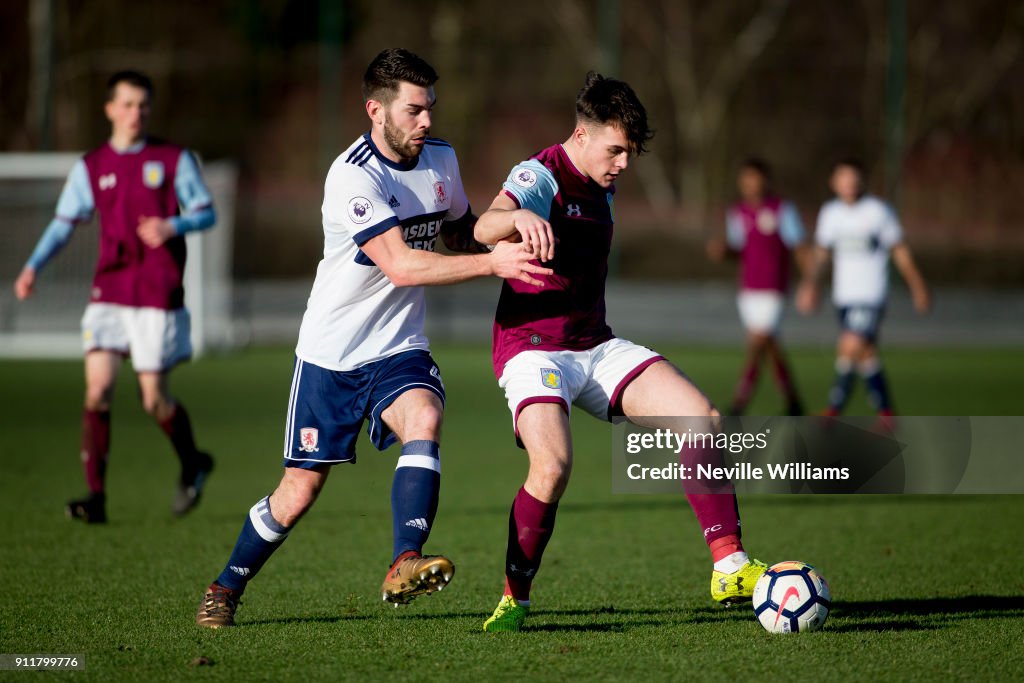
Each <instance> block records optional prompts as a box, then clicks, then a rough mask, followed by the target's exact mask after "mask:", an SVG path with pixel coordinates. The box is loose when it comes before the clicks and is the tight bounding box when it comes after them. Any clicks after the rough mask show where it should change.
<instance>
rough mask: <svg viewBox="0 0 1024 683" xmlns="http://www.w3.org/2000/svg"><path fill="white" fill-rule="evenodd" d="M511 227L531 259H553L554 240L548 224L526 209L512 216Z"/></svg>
mask: <svg viewBox="0 0 1024 683" xmlns="http://www.w3.org/2000/svg"><path fill="white" fill-rule="evenodd" d="M512 225H513V226H514V227H515V229H516V230H517V231H518V232H519V236H520V238H521V239H522V242H523V246H524V247H525V248H526V249H528V250H529V251H530V253H531V254H532V255H533V258H535V259H538V260H541V261H550V260H551V259H553V258H555V241H556V240H555V234H554V233H553V232H552V231H551V224H550V223H548V222H547V221H546V220H544V219H543V218H541V217H540V216H538V215H537V214H535V213H534V212H532V211H530V210H528V209H519V210H517V211H516V212H515V213H513V214H512Z"/></svg>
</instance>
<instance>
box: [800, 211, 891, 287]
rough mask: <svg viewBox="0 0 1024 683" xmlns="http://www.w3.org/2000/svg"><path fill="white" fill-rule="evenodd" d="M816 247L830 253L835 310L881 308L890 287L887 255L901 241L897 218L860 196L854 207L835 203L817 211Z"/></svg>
mask: <svg viewBox="0 0 1024 683" xmlns="http://www.w3.org/2000/svg"><path fill="white" fill-rule="evenodd" d="M815 241H816V242H817V244H818V245H819V246H822V247H825V248H826V249H831V250H832V262H833V267H832V270H833V274H832V301H833V303H835V305H836V306H881V305H882V304H883V303H884V302H885V297H886V294H887V293H888V287H889V252H890V250H891V249H892V248H893V247H894V246H896V245H897V244H899V243H900V242H901V241H903V229H902V228H901V227H900V224H899V221H898V220H897V219H896V215H895V213H893V211H892V209H891V208H890V207H889V205H887V204H886V203H885V202H883V201H882V200H880V199H878V198H877V197H872V196H871V195H864V196H863V197H861V198H860V199H858V200H857V201H856V202H854V203H853V204H847V203H845V202H843V201H841V200H839V199H833V200H832V201H829V202H827V203H826V204H825V205H824V206H822V207H821V212H820V213H819V214H818V227H817V230H816V231H815Z"/></svg>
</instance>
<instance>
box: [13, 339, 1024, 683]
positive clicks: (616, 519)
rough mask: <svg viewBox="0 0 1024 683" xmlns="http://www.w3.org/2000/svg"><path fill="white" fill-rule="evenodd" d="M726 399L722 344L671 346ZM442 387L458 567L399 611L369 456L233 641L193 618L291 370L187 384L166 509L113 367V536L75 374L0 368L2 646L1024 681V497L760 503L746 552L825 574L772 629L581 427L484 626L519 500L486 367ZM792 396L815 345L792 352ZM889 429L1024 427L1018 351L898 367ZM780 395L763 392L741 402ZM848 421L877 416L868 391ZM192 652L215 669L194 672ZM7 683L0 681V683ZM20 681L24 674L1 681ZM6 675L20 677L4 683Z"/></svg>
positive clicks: (584, 671) (229, 658)
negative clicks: (826, 596)
mask: <svg viewBox="0 0 1024 683" xmlns="http://www.w3.org/2000/svg"><path fill="white" fill-rule="evenodd" d="M661 350H662V351H663V352H667V355H668V356H669V357H670V358H671V359H673V360H674V361H676V362H677V363H678V364H679V365H680V366H682V367H683V368H684V369H686V370H687V371H688V373H689V374H690V375H691V377H693V378H694V379H695V380H696V381H697V382H698V383H699V384H700V385H701V386H702V387H704V388H705V390H706V391H707V392H708V393H709V395H711V396H712V398H714V399H715V400H716V401H717V402H719V403H722V404H725V403H727V399H728V396H729V392H730V390H731V387H732V383H733V381H734V379H735V373H736V372H737V370H738V367H737V366H738V363H739V354H738V352H736V351H733V350H710V349H700V348H687V349H661ZM435 355H436V357H437V359H438V361H439V363H440V365H441V367H442V370H443V372H444V376H445V381H446V384H447V386H448V391H449V404H448V413H447V416H446V425H445V438H444V444H443V449H442V451H443V459H444V463H445V465H444V472H445V474H444V484H443V487H442V500H441V509H440V513H439V515H438V519H437V521H436V524H435V531H434V533H433V535H432V536H431V541H430V544H429V545H428V550H434V551H443V552H445V553H446V554H449V555H450V556H451V557H452V558H453V559H454V560H455V562H456V564H457V566H458V572H457V575H456V577H455V580H454V581H453V583H452V586H451V588H450V589H449V590H448V591H445V592H444V593H441V594H440V595H435V596H430V597H428V598H421V599H420V600H418V601H417V602H416V603H415V604H413V605H412V606H410V607H408V608H402V609H394V608H390V607H386V606H385V605H383V604H382V603H381V602H380V594H379V592H378V590H379V586H380V581H381V579H382V578H383V575H384V572H385V570H386V565H387V561H388V559H389V555H390V547H391V544H390V534H391V526H390V513H389V509H388V495H389V494H388V492H389V487H390V478H391V472H392V469H393V467H394V460H395V457H396V453H397V451H396V450H392V451H390V452H388V453H386V454H384V455H379V454H377V453H376V452H375V451H374V450H373V449H372V448H370V447H369V446H367V445H366V444H365V442H364V443H363V444H362V445H361V448H360V462H359V464H358V465H356V466H340V467H338V468H336V469H335V471H334V473H333V475H332V479H331V481H330V483H329V484H328V486H327V489H326V490H325V492H324V494H323V495H322V497H321V499H320V501H319V502H318V503H317V505H316V507H315V508H314V509H313V511H312V512H311V513H310V515H309V516H308V517H307V518H306V519H305V520H303V522H302V523H301V525H299V527H298V528H297V530H296V531H295V533H293V534H292V535H291V536H290V537H289V539H288V541H287V542H286V544H285V545H284V547H283V548H282V549H281V550H280V551H279V552H278V553H277V555H275V556H274V558H273V559H272V560H271V561H270V562H269V563H268V565H267V567H266V568H265V569H264V571H263V572H262V573H261V574H260V576H259V578H258V579H256V580H255V581H254V582H253V583H252V585H251V586H250V588H249V590H248V592H247V593H246V596H245V600H244V603H245V604H243V606H242V607H241V609H240V611H239V615H238V617H239V624H240V626H239V627H238V628H236V629H229V630H224V631H221V632H209V631H204V630H200V629H198V628H196V627H195V626H194V625H193V622H192V619H193V614H194V611H195V608H196V606H197V604H198V600H199V597H200V594H201V592H202V590H203V588H204V587H205V586H206V584H207V583H209V582H210V581H211V580H212V579H213V578H214V577H215V576H216V575H217V573H218V572H219V571H220V569H221V567H222V566H223V564H224V561H225V560H226V558H227V555H228V553H229V551H230V549H231V546H232V544H233V542H234V539H235V537H236V535H237V533H238V529H239V527H240V525H241V522H242V519H243V515H244V514H245V513H246V511H247V510H248V508H249V507H250V506H251V505H252V504H253V503H254V502H255V501H256V500H257V499H258V498H260V497H261V496H263V495H265V494H266V493H268V492H269V491H270V490H272V488H273V487H274V485H275V484H276V482H277V480H278V478H279V476H280V448H281V447H280V443H281V438H282V437H281V435H282V429H283V414H284V408H285V403H286V398H287V387H288V382H289V381H290V377H291V354H290V352H289V351H287V350H259V351H250V352H246V353H242V354H238V355H234V356H229V357H224V358H207V359H203V360H201V361H199V362H196V363H193V364H191V365H188V366H185V367H183V368H181V369H180V370H178V371H176V373H175V375H174V388H175V390H176V392H177V393H178V395H180V397H181V398H182V399H183V401H184V402H185V403H186V404H187V405H188V407H189V410H190V412H191V413H192V416H193V420H194V423H195V427H196V431H197V434H198V436H199V440H200V442H201V444H202V445H203V446H204V447H206V448H208V449H210V450H211V451H212V452H213V453H214V454H215V455H216V456H217V458H218V469H217V471H216V473H215V474H214V477H213V479H212V480H211V483H210V486H209V489H208V492H207V497H206V498H205V500H204V501H203V504H202V505H201V506H200V508H199V509H198V510H197V511H196V512H195V513H194V514H193V515H191V516H190V517H187V518H186V519H184V520H180V521H173V520H172V519H171V518H170V515H169V504H170V499H171V495H172V485H173V480H174V477H175V474H176V466H175V460H174V458H173V456H172V454H171V451H170V447H169V445H168V444H167V443H166V440H165V439H164V438H163V437H162V435H161V434H160V432H159V430H158V429H157V427H156V426H155V425H154V424H152V423H151V422H150V421H149V419H148V418H147V417H146V416H145V415H144V414H143V413H142V411H141V409H140V408H139V406H138V401H137V400H136V399H135V395H134V394H135V391H134V388H133V386H132V378H131V376H130V375H125V376H123V377H122V380H121V383H120V385H119V389H118V391H119V397H118V400H117V401H116V406H117V407H116V410H115V413H114V432H113V446H112V452H111V466H110V476H109V497H110V502H109V513H110V516H111V522H110V524H108V525H107V526H104V527H98V528H96V527H84V526H82V525H78V524H72V523H70V522H68V521H66V520H65V519H64V518H63V516H62V510H61V508H62V504H63V502H64V501H65V500H66V499H68V498H70V497H72V496H74V495H75V494H78V493H80V492H81V491H82V482H81V474H80V467H79V464H78V458H77V452H78V428H77V426H78V416H79V405H80V400H81V399H80V393H81V388H82V386H81V385H82V380H81V366H80V363H76V362H0V409H2V416H3V417H2V423H0V424H2V427H0V454H2V457H0V607H2V610H0V653H33V652H34V653H43V652H47V653H79V654H85V655H86V660H87V667H88V669H87V671H86V672H84V673H62V674H59V675H60V676H62V677H67V678H68V679H72V680H78V679H81V680H86V679H88V680H103V681H107V680H145V681H159V680H168V681H177V680H182V679H194V680H207V679H209V680H238V681H253V680H286V679H306V680H341V679H363V680H365V679H370V680H380V679H385V678H389V679H394V678H398V677H410V676H414V677H416V678H418V679H442V677H443V678H444V679H447V678H452V679H475V680H486V679H510V680H516V679H523V678H529V679H546V680H551V679H569V678H582V677H584V676H586V677H589V678H596V679H622V678H631V679H655V680H665V679H680V678H699V679H705V678H710V679H721V680H730V681H735V680H743V677H745V676H748V677H750V678H751V679H752V680H760V679H764V680H771V679H787V678H804V679H808V680H814V679H819V678H825V679H861V680H879V679H895V680H912V679H922V680H925V679H930V680H939V679H941V680H945V679H949V678H954V679H989V680H992V679H1006V678H1014V677H1016V678H1019V677H1021V672H1022V671H1024V654H1022V653H1024V648H1021V647H1020V644H1021V642H1024V620H1022V617H1024V579H1022V574H1021V572H1020V562H1019V557H1020V547H1021V540H1022V538H1021V536H1022V532H1021V523H1022V522H1024V499H1022V498H1020V497H1017V496H993V497H984V496H917V497H910V496H890V497H863V496H848V497H810V496H801V497H783V496H774V497H751V498H744V499H741V501H740V504H741V509H742V512H743V515H744V537H745V539H746V540H747V543H748V547H749V549H750V550H751V551H752V552H753V553H754V554H755V555H756V556H758V557H760V558H762V559H764V560H766V561H769V562H774V561H779V560H782V559H800V560H805V561H808V562H811V563H813V564H815V565H816V566H817V567H818V568H819V569H820V570H821V571H822V573H823V574H824V575H825V576H826V577H827V578H828V579H829V581H830V582H831V584H832V588H833V595H834V599H835V606H834V609H833V613H832V615H831V616H830V617H829V621H828V623H827V625H826V628H825V629H824V630H823V631H821V632H818V633H811V634H801V635H797V636H790V637H785V636H772V635H770V634H768V633H766V632H764V631H763V630H762V629H761V628H760V626H758V625H757V624H756V623H755V621H754V619H753V616H752V614H751V613H750V612H749V610H748V609H745V608H744V609H733V610H725V609H719V608H716V607H715V606H713V605H712V604H711V603H710V600H709V597H708V593H707V590H708V589H707V582H708V578H709V571H710V568H709V566H708V565H709V562H708V558H707V550H706V548H705V546H704V544H703V543H702V542H701V539H700V536H699V531H698V529H697V525H696V522H695V521H694V519H693V517H692V515H691V513H690V512H689V510H688V509H687V507H686V505H685V502H684V501H683V500H682V497H681V496H680V497H671V496H647V497H641V496H628V497H627V496H614V495H612V494H611V493H610V488H611V484H610V469H609V467H610V465H609V463H610V460H609V451H610V432H609V428H608V427H607V426H605V425H602V424H601V423H599V422H596V421H594V420H592V419H591V418H589V417H588V416H586V415H584V414H582V413H578V414H576V415H575V417H574V421H573V424H574V429H575V432H576V434H575V437H576V460H577V463H576V469H575V471H574V474H573V482H572V484H571V486H570V487H569V491H568V493H567V495H566V496H565V498H564V499H563V502H562V505H561V508H560V513H559V518H558V528H557V531H556V533H555V536H554V539H553V541H552V543H551V545H550V546H549V549H548V552H547V554H546V555H545V561H544V567H543V569H542V571H541V574H540V578H539V579H538V581H537V585H536V588H535V591H534V602H535V612H534V614H533V615H531V617H530V619H529V621H528V622H527V623H528V625H529V630H528V631H526V632H523V633H520V634H483V633H480V632H479V628H480V624H481V622H482V620H483V619H484V618H485V617H486V616H487V615H488V614H489V613H490V611H491V609H492V608H493V607H494V604H495V603H496V601H497V599H498V597H499V595H500V590H501V583H502V571H503V570H502V566H503V560H504V548H505V533H506V525H507V517H508V506H509V504H510V502H511V499H512V496H513V494H514V492H515V490H516V489H517V488H518V486H519V485H520V483H521V481H522V478H523V477H524V475H525V469H526V458H525V456H524V455H523V454H522V452H521V451H519V450H518V449H516V448H515V446H514V444H513V441H512V438H511V434H510V428H509V427H510V420H509V417H508V415H507V412H506V409H505V407H504V404H503V399H502V396H501V392H500V391H499V390H498V388H497V386H496V385H495V383H494V380H493V377H492V375H491V374H490V369H489V359H488V355H487V353H486V352H485V351H484V350H482V349H477V348H442V349H438V350H437V351H436V353H435ZM794 356H795V361H796V366H797V371H798V373H799V379H800V382H801V386H802V387H803V388H804V389H805V392H806V395H807V400H808V404H809V406H814V405H816V402H815V400H814V399H818V400H822V399H823V397H824V396H825V393H826V391H827V388H828V384H829V381H830V371H829V368H830V367H831V354H830V353H829V352H828V351H827V350H814V351H804V352H802V353H799V354H794ZM887 364H888V367H889V368H890V375H891V380H892V386H893V388H894V392H895V396H896V399H897V402H898V405H899V407H900V409H901V411H902V412H904V413H906V414H919V415H942V414H963V413H968V414H975V415H996V414H1022V413H1024V410H1022V408H1024V405H1022V399H1021V397H1020V387H1021V386H1022V385H1024V364H1021V363H1020V355H1019V352H1016V351H1003V352H1000V351H988V350H986V351H957V350H948V351H934V350H929V351H927V352H911V351H892V352H890V353H889V354H887ZM778 407H779V399H778V398H777V397H776V396H774V395H773V394H772V392H771V390H770V389H769V388H768V387H767V386H765V387H763V388H762V392H761V394H760V395H759V396H758V398H757V401H756V402H755V404H754V406H753V412H755V413H757V412H762V413H770V412H773V411H774V410H775V409H777V408H778ZM853 408H854V411H855V412H863V411H866V405H865V404H864V403H863V398H862V397H861V396H858V397H857V399H856V401H855V403H854V405H853ZM198 657H206V658H208V660H210V661H211V662H212V664H211V665H204V666H196V665H194V664H192V662H193V661H194V660H195V659H196V658H198ZM4 676H5V674H3V673H0V677H4ZM6 676H7V677H12V678H13V677H14V674H6ZM18 680H20V679H18Z"/></svg>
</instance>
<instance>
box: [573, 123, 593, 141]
mask: <svg viewBox="0 0 1024 683" xmlns="http://www.w3.org/2000/svg"><path fill="white" fill-rule="evenodd" d="M589 137H590V131H588V130H587V127H586V126H584V125H583V124H582V123H577V124H576V130H574V131H573V132H572V140H573V142H575V143H576V144H577V145H579V146H580V147H586V146H587V140H588V139H589Z"/></svg>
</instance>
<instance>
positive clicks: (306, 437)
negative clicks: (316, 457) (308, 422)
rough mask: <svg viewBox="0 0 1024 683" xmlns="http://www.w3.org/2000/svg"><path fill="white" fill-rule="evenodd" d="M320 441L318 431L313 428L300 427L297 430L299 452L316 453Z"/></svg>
mask: <svg viewBox="0 0 1024 683" xmlns="http://www.w3.org/2000/svg"><path fill="white" fill-rule="evenodd" d="M319 440H320V430H319V429H314V428H313V427H302V428H301V429H299V450H300V451H302V452H304V453H316V452H318V451H319V450H320V449H319V448H317V447H316V445H317V443H318V442H319Z"/></svg>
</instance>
